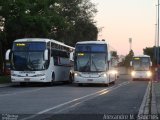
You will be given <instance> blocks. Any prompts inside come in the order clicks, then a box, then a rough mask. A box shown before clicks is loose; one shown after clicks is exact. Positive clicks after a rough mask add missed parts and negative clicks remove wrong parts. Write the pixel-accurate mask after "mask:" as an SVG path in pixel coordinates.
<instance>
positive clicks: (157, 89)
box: [153, 81, 160, 114]
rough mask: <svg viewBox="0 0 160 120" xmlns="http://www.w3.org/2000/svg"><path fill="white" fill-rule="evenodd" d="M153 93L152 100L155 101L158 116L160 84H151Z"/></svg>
mask: <svg viewBox="0 0 160 120" xmlns="http://www.w3.org/2000/svg"><path fill="white" fill-rule="evenodd" d="M153 91H154V95H155V96H153V97H155V98H153V99H155V102H156V109H157V112H158V114H160V82H156V81H154V82H153Z"/></svg>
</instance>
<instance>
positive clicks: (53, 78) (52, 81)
mask: <svg viewBox="0 0 160 120" xmlns="http://www.w3.org/2000/svg"><path fill="white" fill-rule="evenodd" d="M54 81H55V74H54V72H53V73H52V80H51V82H50V85H51V86H53V85H54Z"/></svg>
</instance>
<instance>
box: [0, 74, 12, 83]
mask: <svg viewBox="0 0 160 120" xmlns="http://www.w3.org/2000/svg"><path fill="white" fill-rule="evenodd" d="M10 82H11V79H10V76H0V84H3V83H10Z"/></svg>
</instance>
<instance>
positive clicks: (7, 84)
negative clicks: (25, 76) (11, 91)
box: [0, 83, 13, 88]
mask: <svg viewBox="0 0 160 120" xmlns="http://www.w3.org/2000/svg"><path fill="white" fill-rule="evenodd" d="M12 85H13V83H4V84H0V88H1V87H8V86H12Z"/></svg>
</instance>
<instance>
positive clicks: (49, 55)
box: [6, 38, 74, 85]
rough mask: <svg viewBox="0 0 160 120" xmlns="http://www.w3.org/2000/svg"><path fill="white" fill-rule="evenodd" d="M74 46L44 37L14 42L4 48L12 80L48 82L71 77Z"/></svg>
mask: <svg viewBox="0 0 160 120" xmlns="http://www.w3.org/2000/svg"><path fill="white" fill-rule="evenodd" d="M73 51H74V48H73V47H71V46H68V45H65V44H64V43H61V42H58V41H55V40H52V39H43V38H24V39H18V40H15V41H14V42H13V47H12V50H8V51H7V52H6V60H10V61H11V81H12V82H20V83H21V84H22V85H23V84H25V83H26V82H44V83H45V82H49V83H51V84H53V82H55V81H69V80H70V79H69V78H70V77H71V73H70V70H71V67H72V65H71V62H70V60H71V58H70V54H72V52H73Z"/></svg>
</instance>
